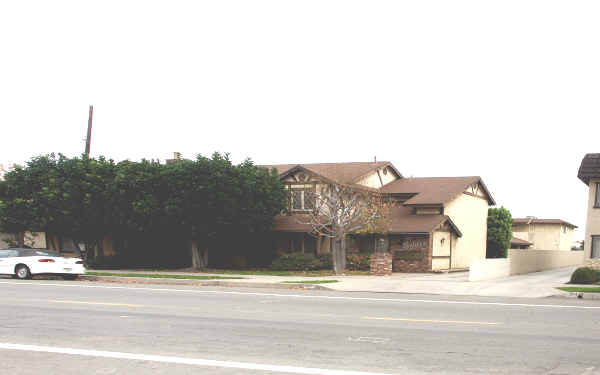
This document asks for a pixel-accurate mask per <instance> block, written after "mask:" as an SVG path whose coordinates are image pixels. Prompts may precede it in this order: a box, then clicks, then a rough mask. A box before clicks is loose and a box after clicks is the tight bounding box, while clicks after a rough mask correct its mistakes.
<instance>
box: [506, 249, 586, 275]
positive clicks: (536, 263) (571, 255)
mask: <svg viewBox="0 0 600 375" xmlns="http://www.w3.org/2000/svg"><path fill="white" fill-rule="evenodd" d="M508 259H510V274H511V275H520V274H524V273H530V272H538V271H544V270H551V269H555V268H563V267H569V266H578V265H581V264H583V252H582V251H562V250H529V249H527V250H519V249H509V250H508Z"/></svg>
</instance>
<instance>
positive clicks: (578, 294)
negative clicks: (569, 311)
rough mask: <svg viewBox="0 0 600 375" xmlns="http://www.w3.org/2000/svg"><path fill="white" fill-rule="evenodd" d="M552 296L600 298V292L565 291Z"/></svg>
mask: <svg viewBox="0 0 600 375" xmlns="http://www.w3.org/2000/svg"><path fill="white" fill-rule="evenodd" d="M551 297H556V298H578V299H591V300H600V293H586V292H564V293H561V294H555V295H553V296H551Z"/></svg>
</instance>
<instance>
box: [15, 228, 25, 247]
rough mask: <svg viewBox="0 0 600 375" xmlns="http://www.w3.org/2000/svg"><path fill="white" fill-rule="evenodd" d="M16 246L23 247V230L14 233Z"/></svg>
mask: <svg viewBox="0 0 600 375" xmlns="http://www.w3.org/2000/svg"><path fill="white" fill-rule="evenodd" d="M16 239H17V241H16V242H17V247H23V246H24V245H25V232H19V233H17V235H16Z"/></svg>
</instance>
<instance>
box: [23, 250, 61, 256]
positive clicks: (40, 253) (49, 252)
mask: <svg viewBox="0 0 600 375" xmlns="http://www.w3.org/2000/svg"><path fill="white" fill-rule="evenodd" d="M21 256H23V257H40V256H41V257H61V256H62V255H60V253H59V252H57V251H52V250H45V249H23V250H21Z"/></svg>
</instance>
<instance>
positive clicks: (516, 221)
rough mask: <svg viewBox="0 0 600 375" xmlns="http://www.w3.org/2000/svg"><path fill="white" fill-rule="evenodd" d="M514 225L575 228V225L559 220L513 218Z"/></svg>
mask: <svg viewBox="0 0 600 375" xmlns="http://www.w3.org/2000/svg"><path fill="white" fill-rule="evenodd" d="M514 224H557V225H566V226H568V227H571V228H577V225H574V224H571V223H569V222H567V221H564V220H560V219H534V218H528V217H526V218H516V219H515V218H513V225H514Z"/></svg>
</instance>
